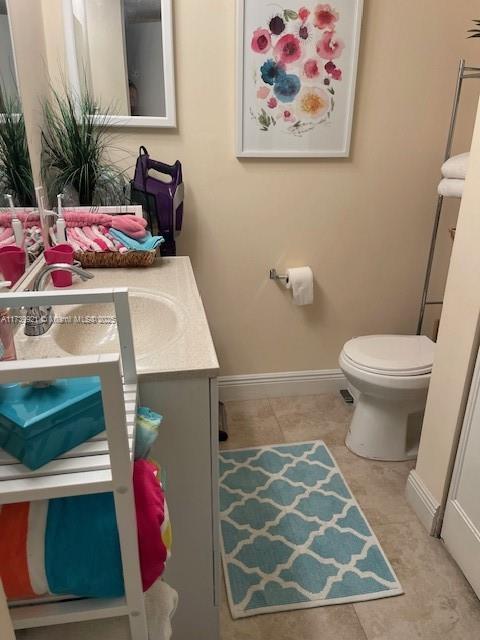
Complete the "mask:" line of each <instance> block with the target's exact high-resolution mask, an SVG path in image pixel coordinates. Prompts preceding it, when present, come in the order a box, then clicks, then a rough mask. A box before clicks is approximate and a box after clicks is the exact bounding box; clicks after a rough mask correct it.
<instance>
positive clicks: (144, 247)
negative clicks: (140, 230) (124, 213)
mask: <svg viewBox="0 0 480 640" xmlns="http://www.w3.org/2000/svg"><path fill="white" fill-rule="evenodd" d="M108 233H109V234H110V235H112V236H113V237H114V238H115V239H116V240H118V241H119V242H121V243H122V244H123V245H125V246H126V247H127V249H133V250H134V251H151V250H152V249H156V248H157V247H159V246H160V245H161V244H163V243H164V242H165V238H164V237H163V236H152V234H151V233H150V231H147V234H146V236H145V237H144V238H142V239H141V240H135V238H130V236H127V235H125V234H124V233H122V232H121V231H119V230H118V229H109V231H108Z"/></svg>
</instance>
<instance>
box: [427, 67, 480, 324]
mask: <svg viewBox="0 0 480 640" xmlns="http://www.w3.org/2000/svg"><path fill="white" fill-rule="evenodd" d="M471 78H476V79H480V67H470V66H467V65H466V64H465V60H463V59H462V60H460V64H459V67H458V74H457V83H456V86H455V95H454V98H453V108H452V115H451V117H450V126H449V129H448V136H447V145H446V148H445V156H444V162H445V161H447V160H448V159H449V158H450V154H451V152H452V144H453V136H454V134H455V125H456V122H457V115H458V107H459V104H460V96H461V92H462V86H463V81H464V80H469V79H471ZM443 200H444V196H441V195H439V196H438V200H437V208H436V211H435V219H434V223H433V231H432V239H431V242H430V250H429V252H428V260H427V269H426V273H425V282H424V285H423V293H422V301H421V304H420V314H419V318H418V325H417V335H420V334H421V333H422V327H423V320H424V316H425V308H426V307H427V306H429V305H442V304H443V300H428V290H429V287H430V279H431V275H432V266H433V259H434V257H435V249H436V244H437V236H438V227H439V225H440V218H441V216H442V207H443Z"/></svg>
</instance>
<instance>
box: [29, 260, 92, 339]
mask: <svg viewBox="0 0 480 640" xmlns="http://www.w3.org/2000/svg"><path fill="white" fill-rule="evenodd" d="M52 271H69V272H70V273H73V274H75V275H77V276H80V278H81V279H82V280H84V281H85V280H91V279H92V278H93V273H90V272H89V271H85V270H84V269H81V268H80V267H77V266H76V265H74V264H67V263H64V262H56V263H54V264H46V265H45V266H44V267H42V268H41V269H40V271H39V272H38V274H37V275H36V277H35V280H34V281H33V286H32V291H43V290H44V288H45V281H46V279H47V276H49V275H50V273H51V272H52ZM53 320H54V315H53V311H52V307H30V309H27V318H26V322H25V335H26V336H43V335H44V334H45V333H47V331H48V330H49V329H50V327H51V326H52V324H53Z"/></svg>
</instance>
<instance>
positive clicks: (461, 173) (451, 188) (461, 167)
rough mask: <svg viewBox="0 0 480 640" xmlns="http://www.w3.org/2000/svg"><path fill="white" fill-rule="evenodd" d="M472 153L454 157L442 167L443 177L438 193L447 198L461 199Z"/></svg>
mask: <svg viewBox="0 0 480 640" xmlns="http://www.w3.org/2000/svg"><path fill="white" fill-rule="evenodd" d="M469 160H470V153H461V154H460V155H458V156H452V157H451V158H449V159H448V160H447V161H446V162H444V163H443V165H442V176H443V179H442V180H441V182H440V184H439V185H438V193H439V195H441V196H444V197H445V198H461V197H462V196H463V187H464V185H465V178H466V176H467V169H468V161H469Z"/></svg>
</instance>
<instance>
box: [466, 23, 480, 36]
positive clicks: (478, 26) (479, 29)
mask: <svg viewBox="0 0 480 640" xmlns="http://www.w3.org/2000/svg"><path fill="white" fill-rule="evenodd" d="M473 24H474V25H475V28H474V29H469V30H468V33H470V34H471V35H470V36H468V37H469V38H480V20H474V21H473Z"/></svg>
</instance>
